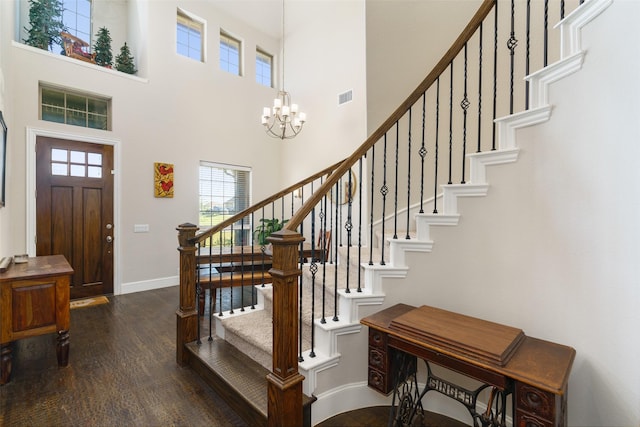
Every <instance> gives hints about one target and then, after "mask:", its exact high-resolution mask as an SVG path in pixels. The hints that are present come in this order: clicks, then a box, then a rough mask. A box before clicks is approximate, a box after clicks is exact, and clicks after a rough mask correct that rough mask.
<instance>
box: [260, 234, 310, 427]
mask: <svg viewBox="0 0 640 427" xmlns="http://www.w3.org/2000/svg"><path fill="white" fill-rule="evenodd" d="M268 240H269V242H270V243H271V244H272V245H273V264H272V266H273V267H272V268H271V269H270V270H269V273H270V274H271V277H272V278H273V367H272V370H271V373H269V375H268V376H267V380H268V418H269V420H268V424H269V426H272V427H276V426H278V427H284V426H296V427H298V426H301V425H302V421H303V417H302V381H303V380H304V377H303V376H302V375H300V373H299V372H298V351H297V349H298V277H299V276H300V274H301V273H300V267H299V265H298V261H299V247H300V243H301V242H303V241H304V238H303V237H302V236H301V235H300V234H298V233H296V232H294V231H289V230H286V229H285V230H280V231H277V232H275V233H273V234H272V235H271V237H269V239H268Z"/></svg>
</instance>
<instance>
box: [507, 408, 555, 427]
mask: <svg viewBox="0 0 640 427" xmlns="http://www.w3.org/2000/svg"><path fill="white" fill-rule="evenodd" d="M515 426H516V427H554V426H553V422H552V421H546V420H543V419H541V418H538V417H536V416H535V415H531V414H527V413H525V412H522V411H520V410H518V411H516V423H515Z"/></svg>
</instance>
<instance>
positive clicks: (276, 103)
mask: <svg viewBox="0 0 640 427" xmlns="http://www.w3.org/2000/svg"><path fill="white" fill-rule="evenodd" d="M281 88H282V89H281V90H279V91H278V96H277V97H276V98H275V99H274V100H273V107H264V109H263V111H262V125H263V126H264V129H265V131H266V132H267V135H269V136H271V137H273V138H280V139H291V138H295V137H296V135H298V134H299V133H300V131H301V130H302V127H303V126H304V123H305V122H306V121H307V115H306V114H305V113H303V112H301V111H300V109H299V107H298V104H292V103H291V95H289V92H287V91H286V90H285V89H284V0H283V1H282V86H281Z"/></svg>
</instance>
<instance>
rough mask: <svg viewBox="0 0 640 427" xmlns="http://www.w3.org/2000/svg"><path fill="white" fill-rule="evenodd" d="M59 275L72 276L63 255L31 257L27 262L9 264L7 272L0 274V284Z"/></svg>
mask: <svg viewBox="0 0 640 427" xmlns="http://www.w3.org/2000/svg"><path fill="white" fill-rule="evenodd" d="M61 274H73V268H71V266H70V265H69V263H68V262H67V260H66V258H65V257H64V256H63V255H47V256H38V257H31V258H28V260H27V262H24V263H20V264H16V263H13V264H11V266H10V267H9V268H8V269H7V271H5V272H4V273H0V283H4V282H10V281H14V280H20V279H27V278H29V279H31V278H33V279H36V278H39V277H46V276H57V275H61Z"/></svg>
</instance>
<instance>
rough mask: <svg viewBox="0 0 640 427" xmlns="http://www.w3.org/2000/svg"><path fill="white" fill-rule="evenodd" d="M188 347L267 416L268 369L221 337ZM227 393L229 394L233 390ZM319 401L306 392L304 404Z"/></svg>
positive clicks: (218, 376) (242, 396)
mask: <svg viewBox="0 0 640 427" xmlns="http://www.w3.org/2000/svg"><path fill="white" fill-rule="evenodd" d="M186 347H187V349H188V350H189V351H190V352H191V353H192V354H193V355H194V357H196V358H198V359H199V360H200V361H201V362H202V363H203V364H204V365H205V366H206V367H207V368H208V369H209V370H210V371H211V372H212V373H213V374H214V375H215V376H216V377H217V378H216V380H220V381H223V382H224V383H225V384H224V387H226V388H227V390H228V389H229V388H230V389H232V390H233V391H234V392H235V393H233V394H236V395H237V396H235V397H233V398H235V399H242V400H244V401H245V404H247V405H250V406H251V407H253V408H254V409H255V410H257V411H258V412H259V413H261V414H262V415H263V416H264V417H265V419H266V417H267V413H268V409H267V407H268V403H267V387H268V384H267V375H268V374H269V373H270V372H269V370H268V369H266V368H265V367H263V366H262V365H260V364H259V363H258V362H256V361H254V360H253V359H251V358H250V357H248V356H246V355H245V354H243V353H242V352H240V351H238V349H237V348H236V347H235V346H233V345H231V344H229V343H228V342H226V341H225V340H223V339H221V338H218V337H214V338H213V339H212V340H211V341H203V342H202V343H201V344H198V343H197V342H191V343H188V344H186ZM210 385H211V384H210ZM225 394H226V395H227V396H229V394H230V393H228V392H227V393H225ZM315 400H316V399H315V398H314V397H309V396H307V395H305V394H303V395H302V404H303V406H307V405H309V404H311V403H313V402H314V401H315Z"/></svg>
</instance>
